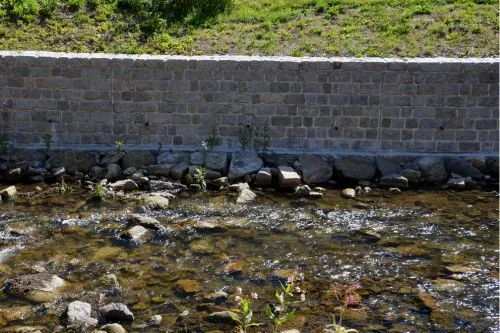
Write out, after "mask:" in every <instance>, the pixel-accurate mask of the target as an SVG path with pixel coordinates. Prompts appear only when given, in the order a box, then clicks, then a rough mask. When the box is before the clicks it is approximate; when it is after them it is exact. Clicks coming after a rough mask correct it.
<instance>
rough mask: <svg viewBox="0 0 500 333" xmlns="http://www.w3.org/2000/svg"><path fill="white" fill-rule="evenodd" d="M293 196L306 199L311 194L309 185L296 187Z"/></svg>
mask: <svg viewBox="0 0 500 333" xmlns="http://www.w3.org/2000/svg"><path fill="white" fill-rule="evenodd" d="M295 194H297V195H299V196H301V197H307V196H309V194H311V188H310V187H309V185H302V186H297V187H296V188H295Z"/></svg>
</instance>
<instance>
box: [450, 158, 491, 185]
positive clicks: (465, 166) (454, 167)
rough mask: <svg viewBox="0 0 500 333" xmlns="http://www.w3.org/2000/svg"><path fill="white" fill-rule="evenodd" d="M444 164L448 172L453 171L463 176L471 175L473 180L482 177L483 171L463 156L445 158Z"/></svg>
mask: <svg viewBox="0 0 500 333" xmlns="http://www.w3.org/2000/svg"><path fill="white" fill-rule="evenodd" d="M445 166H446V170H447V171H448V172H449V173H455V174H457V175H460V176H462V177H463V178H467V177H471V178H472V179H475V180H480V179H482V178H483V173H482V172H481V171H479V170H478V169H477V168H475V167H474V166H473V165H472V164H471V163H470V162H469V161H467V160H466V159H464V158H459V157H448V158H446V159H445Z"/></svg>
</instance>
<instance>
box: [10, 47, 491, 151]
mask: <svg viewBox="0 0 500 333" xmlns="http://www.w3.org/2000/svg"><path fill="white" fill-rule="evenodd" d="M498 82H499V78H498V60H497V59H440V58H433V59H406V60H402V59H374V58H361V59H358V58H356V59H355V58H278V57H272V58H264V57H229V56H217V57H215V56H214V57H182V56H127V55H107V54H93V55H89V54H64V53H36V52H20V53H16V52H7V51H3V52H0V99H1V100H3V101H5V102H4V108H3V110H2V116H3V117H2V120H3V127H4V129H6V130H7V132H8V134H9V139H10V141H11V142H12V143H13V144H33V143H35V144H36V143H38V144H41V143H43V136H44V134H46V133H48V132H50V133H52V135H53V139H52V140H53V142H54V143H55V144H60V145H63V146H64V145H73V146H74V145H108V146H109V145H113V143H114V142H115V141H116V140H123V141H125V142H126V143H127V144H134V145H150V146H151V145H157V144H158V143H161V144H162V145H163V148H166V147H175V146H177V147H179V148H182V147H199V146H200V143H201V141H202V140H203V139H205V138H206V137H207V136H209V134H210V130H211V128H212V126H216V130H217V136H218V137H219V138H220V139H221V141H222V142H221V147H223V148H227V149H237V148H239V143H238V136H239V134H240V132H241V130H242V128H244V127H245V126H247V125H250V126H259V127H260V128H261V129H262V128H264V126H265V127H266V128H267V133H268V134H269V136H270V139H271V145H270V146H271V148H278V149H279V148H287V149H306V150H328V151H375V152H390V151H395V152H421V153H422V152H442V153H445V152H446V153H450V152H451V153H453V152H460V153H490V154H491V153H498V149H499V148H498V133H499V131H498V118H499V112H498Z"/></svg>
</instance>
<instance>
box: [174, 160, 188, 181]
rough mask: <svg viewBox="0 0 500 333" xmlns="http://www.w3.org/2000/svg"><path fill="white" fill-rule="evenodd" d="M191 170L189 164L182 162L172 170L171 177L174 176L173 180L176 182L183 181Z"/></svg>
mask: <svg viewBox="0 0 500 333" xmlns="http://www.w3.org/2000/svg"><path fill="white" fill-rule="evenodd" d="M188 169H189V163H187V162H181V163H178V164H176V165H175V166H173V167H172V168H171V169H170V175H171V176H172V178H173V179H176V180H181V179H182V177H184V175H185V174H186V173H187V172H188Z"/></svg>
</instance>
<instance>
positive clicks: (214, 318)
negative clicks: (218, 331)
mask: <svg viewBox="0 0 500 333" xmlns="http://www.w3.org/2000/svg"><path fill="white" fill-rule="evenodd" d="M233 316H234V314H233V313H232V312H230V311H219V312H213V313H211V314H209V315H208V316H206V317H205V318H204V319H205V320H206V321H208V322H211V323H228V324H232V323H234V320H233Z"/></svg>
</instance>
